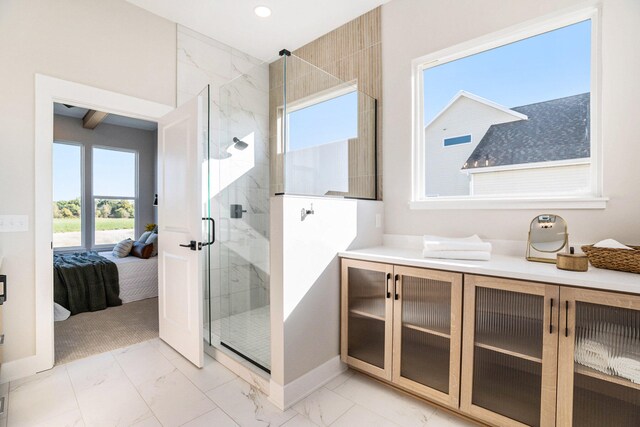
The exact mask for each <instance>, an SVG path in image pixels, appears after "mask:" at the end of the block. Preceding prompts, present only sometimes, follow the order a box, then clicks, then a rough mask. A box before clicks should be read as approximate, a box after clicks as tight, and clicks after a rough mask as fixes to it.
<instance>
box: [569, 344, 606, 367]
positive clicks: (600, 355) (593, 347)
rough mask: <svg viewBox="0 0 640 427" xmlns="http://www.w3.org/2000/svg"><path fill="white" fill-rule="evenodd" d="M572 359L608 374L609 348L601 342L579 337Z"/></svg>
mask: <svg viewBox="0 0 640 427" xmlns="http://www.w3.org/2000/svg"><path fill="white" fill-rule="evenodd" d="M574 360H575V361H576V362H577V363H579V364H581V365H583V366H588V367H589V368H592V369H595V370H597V371H600V372H603V373H605V374H608V373H609V372H608V370H607V368H608V366H609V349H608V348H607V347H606V346H605V345H604V344H602V343H600V342H598V341H594V340H590V339H581V340H579V341H578V342H577V343H576V349H575V352H574Z"/></svg>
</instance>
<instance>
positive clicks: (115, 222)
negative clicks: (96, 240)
mask: <svg viewBox="0 0 640 427" xmlns="http://www.w3.org/2000/svg"><path fill="white" fill-rule="evenodd" d="M133 227H134V219H133V218H96V230H97V231H108V230H129V229H133ZM77 231H80V218H54V219H53V232H54V233H72V232H77Z"/></svg>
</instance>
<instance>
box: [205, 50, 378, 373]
mask: <svg viewBox="0 0 640 427" xmlns="http://www.w3.org/2000/svg"><path fill="white" fill-rule="evenodd" d="M254 65H255V66H254V67H253V68H251V69H250V70H249V71H247V72H244V73H242V74H240V75H239V76H238V77H236V78H234V79H233V80H232V81H230V82H228V83H226V84H224V85H222V86H220V87H219V88H212V89H211V92H210V93H211V101H210V102H211V104H210V105H211V114H210V117H211V122H210V128H211V132H210V135H211V137H210V139H209V143H210V153H209V161H208V163H207V167H208V168H209V176H210V178H209V180H208V182H207V183H206V185H203V187H204V188H207V191H208V192H207V194H206V195H205V199H206V200H207V202H208V204H209V205H210V210H211V212H210V213H209V214H208V215H205V216H210V217H212V218H214V219H215V222H216V227H215V228H216V231H217V235H216V244H214V245H213V246H211V247H210V248H207V250H206V251H204V252H206V253H205V254H204V256H206V257H207V263H208V266H207V272H206V273H207V274H206V275H205V276H207V279H206V280H205V283H204V286H205V291H204V294H205V307H204V312H205V322H204V330H205V340H206V344H207V345H205V349H209V351H211V350H212V349H213V348H216V347H217V348H224V349H226V350H227V351H232V352H234V353H236V354H237V355H239V356H241V357H242V358H244V359H246V360H248V361H249V362H251V363H252V364H254V365H255V366H257V367H259V368H261V369H263V370H264V371H266V372H270V369H271V336H270V335H271V334H270V328H271V322H270V301H269V293H270V281H269V277H270V272H269V241H270V236H269V222H270V212H269V201H270V197H271V196H274V195H276V196H277V195H280V194H295V195H309V196H322V197H343V198H358V199H375V198H376V197H377V175H376V170H377V162H376V151H377V150H376V144H377V138H376V136H377V131H376V126H377V114H376V111H377V103H376V100H375V99H374V98H372V97H370V96H368V95H367V94H365V93H363V92H362V91H360V90H359V89H358V83H357V81H349V82H345V81H343V80H340V79H339V78H337V77H335V76H334V75H332V74H330V73H328V72H327V71H325V70H322V69H320V68H318V67H316V66H314V65H313V64H310V63H309V62H306V61H304V60H303V59H301V58H299V57H296V56H295V55H286V56H282V57H281V58H280V59H279V60H277V61H275V62H272V63H270V64H266V63H265V64H254ZM205 233H206V230H205Z"/></svg>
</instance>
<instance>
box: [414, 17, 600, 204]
mask: <svg viewBox="0 0 640 427" xmlns="http://www.w3.org/2000/svg"><path fill="white" fill-rule="evenodd" d="M596 17H597V14H596V12H595V11H594V10H589V11H582V12H580V13H577V14H574V15H572V16H564V17H561V18H558V19H555V20H553V21H549V22H547V23H544V24H537V25H535V26H532V27H527V28H517V29H515V30H514V31H513V32H512V33H511V34H510V35H505V34H507V32H503V33H502V34H500V36H495V37H491V36H488V37H485V38H483V39H482V40H478V41H472V42H469V43H466V44H464V45H461V46H457V47H453V48H450V49H447V50H445V51H441V52H438V53H435V54H432V55H429V56H427V57H423V58H420V59H418V60H416V61H414V66H415V68H414V76H415V79H416V82H417V84H416V85H415V88H416V94H415V97H414V99H415V102H416V105H414V111H415V119H414V123H415V125H416V129H415V132H414V135H415V139H414V147H415V149H414V159H413V161H414V165H415V167H414V171H415V173H414V183H413V203H412V207H414V208H442V207H444V206H445V205H446V206H447V207H459V206H463V204H466V205H467V206H478V207H481V208H491V207H496V208H502V207H509V208H513V207H522V208H525V205H526V208H531V207H540V206H541V205H536V203H537V202H540V201H543V202H549V203H556V202H557V201H558V200H562V201H563V202H565V205H563V206H561V207H572V205H571V203H574V205H575V207H578V204H580V207H585V204H584V203H585V201H593V207H604V206H603V205H602V203H603V202H602V201H603V200H604V199H602V197H601V188H600V187H599V185H600V181H601V180H600V179H599V176H600V175H601V167H600V162H599V159H598V158H597V153H598V152H599V148H598V141H597V139H596V137H597V132H596V131H595V129H596V127H597V126H596V125H597V117H596V113H597V109H595V108H594V106H595V105H597V99H596V98H597V90H596V89H597V87H596V79H594V76H593V72H592V68H593V67H592V64H594V63H596V61H595V59H594V57H596V56H597V54H598V50H597V44H596V43H595V42H594V40H596V39H597V38H596V37H595V31H594V30H595V28H596V27H595V20H596ZM594 69H595V68H594ZM471 135H473V138H472V137H471ZM514 201H516V203H514ZM523 201H529V202H530V203H528V204H526V203H523ZM493 202H497V203H493ZM469 203H472V204H469ZM492 204H493V205H492ZM587 204H588V203H587ZM559 205H561V204H558V206H559ZM596 205H597V206H596Z"/></svg>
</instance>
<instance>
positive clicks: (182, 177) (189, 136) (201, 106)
mask: <svg viewBox="0 0 640 427" xmlns="http://www.w3.org/2000/svg"><path fill="white" fill-rule="evenodd" d="M206 108H207V104H206V103H205V100H204V99H203V97H202V96H198V97H196V98H194V99H192V100H191V101H189V102H187V103H185V104H184V105H182V106H180V107H178V108H177V109H175V110H174V111H172V112H171V113H169V114H167V115H166V116H164V117H163V118H162V119H161V120H160V121H159V122H158V233H159V237H158V243H159V248H158V257H159V260H158V261H159V275H158V276H159V283H158V303H159V317H160V338H161V339H162V340H163V341H165V342H166V343H167V344H169V345H170V346H171V347H173V348H174V349H176V351H178V352H179V353H180V354H182V355H183V356H184V357H186V358H187V359H189V360H190V361H191V362H192V363H193V364H194V365H196V366H198V367H202V365H203V357H204V355H203V336H202V324H203V323H202V322H203V318H202V316H203V313H202V311H203V310H202V298H203V295H202V274H203V266H201V265H200V264H201V263H202V260H203V257H202V256H201V251H200V247H201V246H200V245H201V240H202V188H201V187H202V177H201V174H202V173H203V172H202V171H203V168H202V166H201V162H202V159H203V146H204V142H205V141H204V138H205V137H206V136H207V133H206V129H207V122H206V119H207V117H206V116H205V114H204V113H205V111H206Z"/></svg>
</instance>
